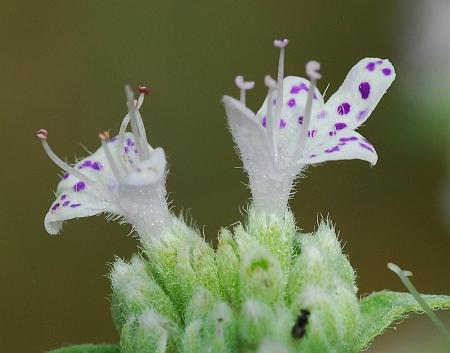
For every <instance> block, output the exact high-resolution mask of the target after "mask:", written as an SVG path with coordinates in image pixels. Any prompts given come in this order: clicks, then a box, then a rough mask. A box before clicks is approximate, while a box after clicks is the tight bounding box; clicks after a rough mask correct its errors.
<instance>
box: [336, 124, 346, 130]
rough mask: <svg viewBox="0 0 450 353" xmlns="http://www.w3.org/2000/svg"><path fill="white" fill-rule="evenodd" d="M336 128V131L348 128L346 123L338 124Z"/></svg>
mask: <svg viewBox="0 0 450 353" xmlns="http://www.w3.org/2000/svg"><path fill="white" fill-rule="evenodd" d="M334 127H335V128H336V130H342V129H345V128H346V127H347V124H346V123H336V124H334Z"/></svg>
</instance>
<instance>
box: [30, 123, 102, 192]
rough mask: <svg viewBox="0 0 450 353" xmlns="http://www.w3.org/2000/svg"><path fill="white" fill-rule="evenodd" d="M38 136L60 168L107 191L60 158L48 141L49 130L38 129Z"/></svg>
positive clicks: (99, 189)
mask: <svg viewBox="0 0 450 353" xmlns="http://www.w3.org/2000/svg"><path fill="white" fill-rule="evenodd" d="M36 137H37V138H39V139H40V140H41V143H42V147H43V148H44V151H45V153H47V155H48V157H49V158H50V159H51V160H52V161H53V163H55V164H56V165H57V166H58V167H59V168H61V169H62V170H64V171H65V172H67V173H70V174H72V175H74V176H75V177H77V178H78V179H80V180H81V181H84V182H85V183H86V184H88V185H90V186H92V187H94V188H95V189H97V190H98V191H101V192H105V191H106V192H107V190H105V188H104V187H103V186H102V185H100V184H98V183H97V182H96V181H94V180H92V179H91V178H89V177H88V176H86V175H84V174H83V173H81V172H80V171H79V170H77V169H75V168H73V167H71V166H70V165H68V164H67V163H66V162H64V161H63V160H62V159H61V158H59V157H58V156H57V155H56V153H55V152H53V150H52V149H51V147H50V145H49V144H48V141H47V139H48V131H47V130H45V129H39V130H38V131H36Z"/></svg>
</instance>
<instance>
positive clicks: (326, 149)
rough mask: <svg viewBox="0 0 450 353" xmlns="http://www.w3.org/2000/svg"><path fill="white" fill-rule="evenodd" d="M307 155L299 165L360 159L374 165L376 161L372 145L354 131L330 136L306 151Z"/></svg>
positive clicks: (376, 157)
mask: <svg viewBox="0 0 450 353" xmlns="http://www.w3.org/2000/svg"><path fill="white" fill-rule="evenodd" d="M344 131H345V130H344ZM307 155H308V157H307V158H305V159H303V160H301V161H300V163H305V164H316V163H322V162H326V161H334V160H347V159H361V160H364V161H367V162H369V163H370V164H372V165H375V164H376V163H377V160H378V156H377V153H376V151H375V148H374V147H373V145H372V144H371V143H370V142H368V141H367V140H366V139H365V138H364V137H363V136H361V135H360V134H358V133H357V132H356V131H345V132H341V133H340V134H336V135H334V136H330V137H329V138H328V139H327V140H325V142H323V143H321V144H319V145H317V146H314V147H313V148H312V149H310V150H308V153H307Z"/></svg>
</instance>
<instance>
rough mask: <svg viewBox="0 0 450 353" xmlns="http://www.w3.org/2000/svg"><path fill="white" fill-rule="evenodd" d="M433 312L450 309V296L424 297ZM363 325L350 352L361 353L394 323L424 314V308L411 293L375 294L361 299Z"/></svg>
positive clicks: (384, 292)
mask: <svg viewBox="0 0 450 353" xmlns="http://www.w3.org/2000/svg"><path fill="white" fill-rule="evenodd" d="M422 298H423V299H424V300H425V302H426V303H427V304H428V305H429V306H430V308H431V309H433V310H439V309H444V310H445V309H450V296H447V295H422ZM360 308H361V315H362V324H361V329H360V332H359V334H358V336H357V338H356V340H355V344H354V345H353V347H352V349H351V350H349V351H352V352H359V351H361V350H363V349H365V348H367V347H368V346H369V344H370V343H371V342H372V341H373V339H374V338H375V337H376V336H378V335H379V334H381V333H382V332H383V331H384V330H385V329H386V328H388V327H389V326H390V325H391V324H392V323H394V322H397V321H399V320H402V319H404V318H406V317H407V316H408V314H409V313H422V312H423V311H422V308H421V307H420V305H419V304H418V303H417V301H416V300H415V299H414V298H413V296H412V295H411V294H409V293H397V292H391V291H381V292H375V293H372V294H370V295H368V296H367V297H365V298H362V299H361V302H360Z"/></svg>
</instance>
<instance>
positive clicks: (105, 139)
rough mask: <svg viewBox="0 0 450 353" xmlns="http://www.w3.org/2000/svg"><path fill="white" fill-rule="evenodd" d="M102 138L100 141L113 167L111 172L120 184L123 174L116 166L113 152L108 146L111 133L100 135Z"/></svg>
mask: <svg viewBox="0 0 450 353" xmlns="http://www.w3.org/2000/svg"><path fill="white" fill-rule="evenodd" d="M98 136H99V137H100V141H101V143H102V147H103V150H104V151H105V156H106V159H107V160H108V163H109V165H110V167H111V170H112V172H113V174H114V176H115V177H116V179H117V181H118V182H120V181H121V180H122V174H121V173H120V172H119V169H118V168H117V166H116V162H114V159H113V156H112V154H111V150H110V149H109V146H108V140H109V132H108V131H104V132H101V133H100V134H98Z"/></svg>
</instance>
